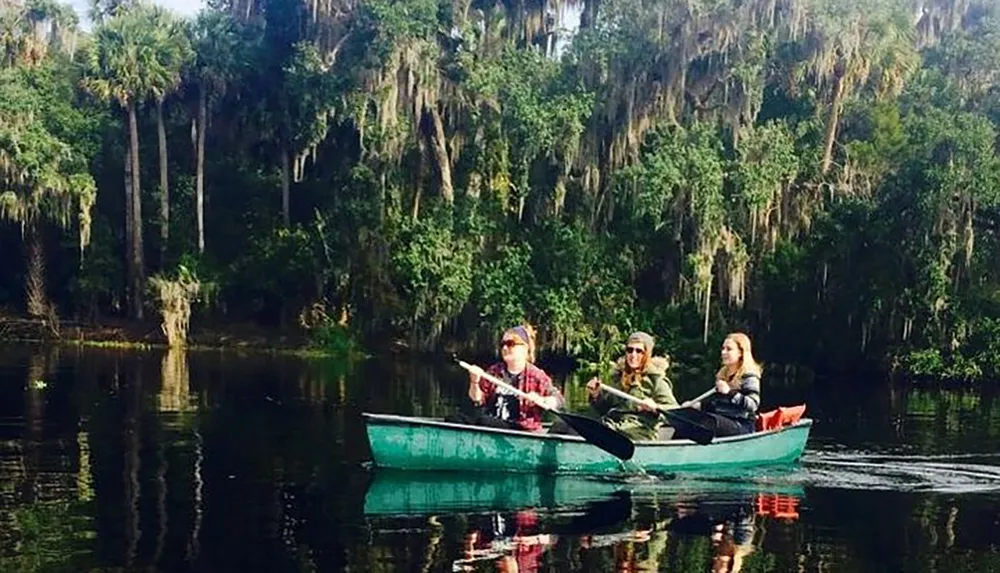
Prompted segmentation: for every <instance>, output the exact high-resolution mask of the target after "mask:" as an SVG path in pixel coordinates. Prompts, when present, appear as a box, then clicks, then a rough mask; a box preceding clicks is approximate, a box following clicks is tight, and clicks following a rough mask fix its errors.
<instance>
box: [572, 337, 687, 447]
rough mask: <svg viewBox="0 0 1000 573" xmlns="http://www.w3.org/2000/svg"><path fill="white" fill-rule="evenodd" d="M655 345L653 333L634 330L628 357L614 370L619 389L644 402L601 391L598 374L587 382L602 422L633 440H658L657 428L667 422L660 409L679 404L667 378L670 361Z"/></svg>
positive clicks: (592, 405) (617, 363)
mask: <svg viewBox="0 0 1000 573" xmlns="http://www.w3.org/2000/svg"><path fill="white" fill-rule="evenodd" d="M654 345H655V341H654V340H653V337H652V336H650V335H649V334H646V333H645V332H635V333H633V334H632V335H631V336H629V337H628V340H627V341H626V343H625V356H623V357H621V358H619V359H618V362H616V363H615V369H614V372H613V373H612V377H613V379H614V383H615V385H616V386H617V387H618V388H620V389H621V390H624V391H625V392H628V393H629V394H631V395H633V396H635V397H636V398H639V399H641V400H643V401H644V403H638V404H637V403H635V402H630V401H628V400H625V399H624V398H619V397H617V396H613V395H611V394H608V393H605V392H601V381H600V379H599V378H597V377H596V376H595V377H594V378H592V379H591V380H590V381H589V382H587V392H588V394H589V398H590V405H591V407H592V408H593V409H594V411H595V412H596V413H597V415H599V416H600V417H601V421H602V422H604V423H605V424H606V425H608V426H610V427H612V428H614V429H616V430H618V431H619V432H622V433H623V434H625V435H627V436H628V437H630V438H632V439H633V440H655V439H656V437H657V430H659V428H660V427H661V426H663V424H664V421H663V419H662V418H661V416H660V414H659V412H658V410H659V409H661V408H676V407H677V405H678V404H677V399H676V398H674V391H673V387H672V385H671V382H670V379H669V378H667V368H669V366H670V360H669V359H668V358H667V357H664V356H653V347H654Z"/></svg>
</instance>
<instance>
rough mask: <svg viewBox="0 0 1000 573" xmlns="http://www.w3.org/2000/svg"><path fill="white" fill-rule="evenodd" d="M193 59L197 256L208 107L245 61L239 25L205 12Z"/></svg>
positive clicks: (201, 244)
mask: <svg viewBox="0 0 1000 573" xmlns="http://www.w3.org/2000/svg"><path fill="white" fill-rule="evenodd" d="M190 32H191V36H192V37H191V43H192V44H193V47H194V58H193V59H192V60H191V61H190V65H189V70H188V75H189V78H190V79H189V81H190V82H191V83H192V84H194V85H195V87H196V89H197V90H198V114H197V123H196V124H195V125H196V137H195V157H196V159H195V161H196V166H195V212H196V219H197V226H198V252H199V253H204V252H205V134H206V133H207V131H208V114H209V105H210V103H211V101H212V99H213V98H216V97H219V96H221V95H222V94H223V93H224V92H225V90H226V87H227V86H228V85H229V84H230V83H231V82H232V81H233V79H234V78H235V77H236V76H237V75H238V73H239V71H240V70H239V67H240V66H241V65H242V62H243V61H245V58H244V57H242V54H241V49H242V47H243V45H244V44H243V42H241V32H240V29H239V23H238V22H237V21H236V20H235V19H233V18H232V17H231V16H229V15H228V14H226V13H223V12H213V11H203V12H201V13H200V14H198V18H197V20H195V22H194V25H193V26H192V27H191V28H190Z"/></svg>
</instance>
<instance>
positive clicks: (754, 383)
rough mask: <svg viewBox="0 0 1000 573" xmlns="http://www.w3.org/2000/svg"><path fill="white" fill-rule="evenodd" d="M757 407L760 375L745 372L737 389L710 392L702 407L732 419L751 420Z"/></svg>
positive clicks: (755, 413) (758, 406) (754, 417)
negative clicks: (724, 391) (721, 392)
mask: <svg viewBox="0 0 1000 573" xmlns="http://www.w3.org/2000/svg"><path fill="white" fill-rule="evenodd" d="M759 408H760V376H759V375H757V374H755V373H753V372H747V373H744V374H743V376H742V377H741V378H740V387H739V389H737V390H730V391H729V392H728V393H726V394H720V393H718V392H716V393H715V394H712V395H711V396H709V397H708V398H707V399H706V401H705V404H704V405H703V408H702V409H703V411H705V412H712V413H714V414H719V415H720V416H725V417H727V418H731V419H733V420H741V419H742V420H747V421H749V422H753V421H755V420H756V419H757V410H758V409H759Z"/></svg>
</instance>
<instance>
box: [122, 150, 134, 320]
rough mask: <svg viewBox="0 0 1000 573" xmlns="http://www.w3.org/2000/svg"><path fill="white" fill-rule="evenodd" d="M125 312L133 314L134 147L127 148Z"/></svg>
mask: <svg viewBox="0 0 1000 573" xmlns="http://www.w3.org/2000/svg"><path fill="white" fill-rule="evenodd" d="M124 171H125V187H124V188H125V257H124V258H125V261H124V262H125V269H126V278H125V308H126V309H127V310H126V311H125V313H126V314H129V315H130V314H132V270H131V269H132V263H131V262H130V261H131V259H132V145H131V144H129V145H126V146H125V169H124Z"/></svg>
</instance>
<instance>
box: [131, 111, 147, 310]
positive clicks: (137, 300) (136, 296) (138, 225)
mask: <svg viewBox="0 0 1000 573" xmlns="http://www.w3.org/2000/svg"><path fill="white" fill-rule="evenodd" d="M128 130H129V148H130V150H131V151H130V155H131V164H132V213H131V215H132V250H131V252H130V253H129V281H130V283H131V288H132V316H133V317H134V318H138V319H141V318H142V315H143V309H142V300H143V294H144V293H143V288H144V286H145V283H146V269H145V264H144V261H143V248H142V200H141V196H142V194H141V193H140V192H139V126H138V122H137V120H136V114H135V104H134V103H130V104H129V106H128Z"/></svg>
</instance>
